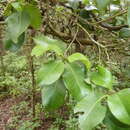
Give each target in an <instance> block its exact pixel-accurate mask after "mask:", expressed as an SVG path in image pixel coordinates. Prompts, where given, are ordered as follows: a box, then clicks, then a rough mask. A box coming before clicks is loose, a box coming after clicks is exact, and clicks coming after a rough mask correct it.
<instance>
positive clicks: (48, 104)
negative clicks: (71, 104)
mask: <svg viewBox="0 0 130 130" xmlns="http://www.w3.org/2000/svg"><path fill="white" fill-rule="evenodd" d="M65 94H66V89H65V86H64V84H63V82H62V81H61V80H58V81H56V82H55V83H54V84H51V85H49V86H44V87H43V89H42V105H43V106H44V107H45V108H46V109H47V110H49V111H52V110H55V109H57V108H59V107H60V106H62V105H63V103H64V101H65Z"/></svg>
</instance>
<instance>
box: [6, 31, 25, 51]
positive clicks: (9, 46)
mask: <svg viewBox="0 0 130 130" xmlns="http://www.w3.org/2000/svg"><path fill="white" fill-rule="evenodd" d="M24 40H25V33H23V34H22V35H20V36H19V37H18V42H17V43H14V42H13V41H12V40H11V39H8V38H7V39H6V40H5V42H4V46H5V49H6V50H10V51H17V50H18V49H20V48H21V46H22V45H23V43H24Z"/></svg>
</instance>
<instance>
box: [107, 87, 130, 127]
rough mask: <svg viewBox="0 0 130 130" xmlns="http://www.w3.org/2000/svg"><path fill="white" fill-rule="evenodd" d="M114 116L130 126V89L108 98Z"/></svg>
mask: <svg viewBox="0 0 130 130" xmlns="http://www.w3.org/2000/svg"><path fill="white" fill-rule="evenodd" d="M107 102H108V106H109V108H110V111H111V112H112V114H113V115H114V116H115V117H116V118H117V119H118V120H119V121H121V122H123V123H125V124H127V125H130V89H124V90H121V91H119V92H118V93H116V94H113V95H110V96H109V97H108V101H107Z"/></svg>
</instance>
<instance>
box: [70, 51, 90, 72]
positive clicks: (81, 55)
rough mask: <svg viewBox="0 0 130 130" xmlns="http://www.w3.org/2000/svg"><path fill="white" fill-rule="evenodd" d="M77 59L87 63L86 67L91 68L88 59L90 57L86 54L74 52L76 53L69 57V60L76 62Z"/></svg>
mask: <svg viewBox="0 0 130 130" xmlns="http://www.w3.org/2000/svg"><path fill="white" fill-rule="evenodd" d="M77 60H79V61H82V62H83V63H84V64H85V65H86V68H87V69H88V70H89V69H90V68H91V63H90V61H89V60H88V58H87V57H86V56H84V55H83V54H81V53H74V54H72V55H71V56H69V57H68V61H69V62H74V61H77Z"/></svg>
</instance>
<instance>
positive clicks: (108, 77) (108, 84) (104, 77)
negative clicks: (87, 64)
mask: <svg viewBox="0 0 130 130" xmlns="http://www.w3.org/2000/svg"><path fill="white" fill-rule="evenodd" d="M97 69H98V72H93V73H92V74H91V75H90V80H91V81H92V82H93V83H94V84H96V85H99V86H102V87H105V88H108V89H111V88H112V74H111V72H110V71H109V70H107V69H106V68H104V67H102V66H98V68H97Z"/></svg>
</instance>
